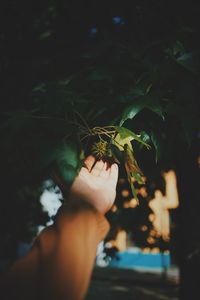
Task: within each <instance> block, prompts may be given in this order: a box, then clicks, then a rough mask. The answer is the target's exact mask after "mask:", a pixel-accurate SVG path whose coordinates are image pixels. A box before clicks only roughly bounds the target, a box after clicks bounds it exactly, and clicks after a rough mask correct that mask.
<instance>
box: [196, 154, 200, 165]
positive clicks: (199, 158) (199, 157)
mask: <svg viewBox="0 0 200 300" xmlns="http://www.w3.org/2000/svg"><path fill="white" fill-rule="evenodd" d="M197 165H198V167H199V168H200V155H199V156H198V157H197Z"/></svg>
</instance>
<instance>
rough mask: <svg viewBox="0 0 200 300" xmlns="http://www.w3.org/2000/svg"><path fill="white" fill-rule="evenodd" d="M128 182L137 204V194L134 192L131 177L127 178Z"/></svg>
mask: <svg viewBox="0 0 200 300" xmlns="http://www.w3.org/2000/svg"><path fill="white" fill-rule="evenodd" d="M129 183H130V187H131V191H132V193H133V197H134V198H135V199H136V200H137V203H138V204H139V199H138V196H137V192H136V189H135V186H134V184H133V182H132V180H131V177H130V179H129Z"/></svg>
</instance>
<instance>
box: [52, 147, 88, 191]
mask: <svg viewBox="0 0 200 300" xmlns="http://www.w3.org/2000/svg"><path fill="white" fill-rule="evenodd" d="M82 155H83V153H82V152H79V151H78V148H77V146H76V145H75V144H72V143H68V144H67V143H62V145H61V146H60V147H59V148H58V149H57V150H56V152H55V156H56V159H55V160H56V165H57V167H58V170H59V173H60V175H61V177H62V179H63V181H64V182H65V183H66V184H67V185H70V184H71V183H72V182H73V180H74V178H75V176H76V175H77V171H78V169H79V167H80V165H81V164H80V157H81V156H82Z"/></svg>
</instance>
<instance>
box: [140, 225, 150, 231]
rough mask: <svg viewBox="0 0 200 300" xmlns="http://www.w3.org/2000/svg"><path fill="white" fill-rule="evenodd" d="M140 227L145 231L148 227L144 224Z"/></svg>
mask: <svg viewBox="0 0 200 300" xmlns="http://www.w3.org/2000/svg"><path fill="white" fill-rule="evenodd" d="M140 229H141V230H142V231H147V229H148V227H147V226H146V225H143V226H141V227H140Z"/></svg>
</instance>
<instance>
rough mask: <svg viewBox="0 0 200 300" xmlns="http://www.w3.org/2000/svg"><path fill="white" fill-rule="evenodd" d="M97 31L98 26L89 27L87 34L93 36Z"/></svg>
mask: <svg viewBox="0 0 200 300" xmlns="http://www.w3.org/2000/svg"><path fill="white" fill-rule="evenodd" d="M97 33H98V28H97V27H91V28H90V29H89V33H88V36H89V37H91V38H94V37H95V36H96V35H97Z"/></svg>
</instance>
